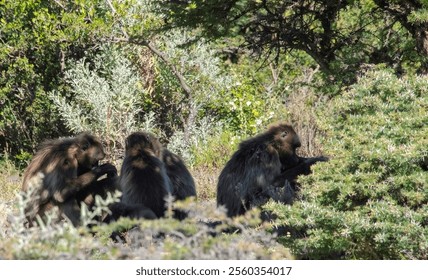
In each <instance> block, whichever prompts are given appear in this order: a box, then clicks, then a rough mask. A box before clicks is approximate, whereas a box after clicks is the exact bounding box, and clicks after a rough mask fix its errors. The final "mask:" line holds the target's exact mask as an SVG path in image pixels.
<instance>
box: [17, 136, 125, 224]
mask: <svg viewBox="0 0 428 280" xmlns="http://www.w3.org/2000/svg"><path fill="white" fill-rule="evenodd" d="M104 156H105V155H104V151H103V148H102V145H101V143H100V142H99V141H98V140H97V138H95V137H94V136H92V135H89V134H86V133H85V134H81V135H78V136H77V137H73V138H63V139H56V140H48V141H45V142H43V143H42V144H41V145H40V146H39V148H38V151H37V152H36V154H35V155H34V157H33V159H32V161H31V162H30V164H29V165H28V167H27V169H26V171H25V173H24V179H23V184H22V191H24V192H28V191H29V187H30V182H31V180H32V178H34V177H35V176H38V174H40V173H42V174H43V179H42V182H41V184H40V185H39V186H33V188H34V190H32V191H33V192H32V197H31V199H30V201H29V203H28V205H27V207H26V209H25V212H26V217H27V220H28V222H29V225H30V226H31V225H33V222H34V221H35V218H36V217H37V215H40V216H41V217H43V214H44V213H45V211H47V210H49V209H50V208H52V207H53V206H58V207H59V209H60V214H64V215H65V216H66V217H67V218H68V219H70V221H71V222H72V223H73V225H75V226H77V225H79V223H80V202H81V201H83V200H84V199H85V198H86V196H88V195H92V194H94V193H96V192H98V191H99V190H98V189H99V188H102V187H103V184H102V183H98V182H97V180H98V178H99V177H101V176H103V175H105V174H107V176H108V177H112V176H115V174H116V173H117V171H116V168H115V167H114V166H113V165H111V164H103V165H101V166H98V161H99V160H101V159H103V158H104ZM90 188H91V190H92V191H93V193H92V192H91V191H90ZM81 192H83V193H81ZM79 193H81V195H80V197H78V196H77V195H78V194H79Z"/></svg>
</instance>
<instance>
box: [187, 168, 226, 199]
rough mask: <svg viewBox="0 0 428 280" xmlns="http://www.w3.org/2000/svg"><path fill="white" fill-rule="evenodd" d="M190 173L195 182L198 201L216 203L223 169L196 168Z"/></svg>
mask: <svg viewBox="0 0 428 280" xmlns="http://www.w3.org/2000/svg"><path fill="white" fill-rule="evenodd" d="M190 172H191V173H192V176H193V179H194V180H195V184H196V193H197V195H198V201H215V199H216V192H217V181H218V176H219V175H220V172H221V168H216V167H211V168H208V167H195V168H193V169H192V170H190Z"/></svg>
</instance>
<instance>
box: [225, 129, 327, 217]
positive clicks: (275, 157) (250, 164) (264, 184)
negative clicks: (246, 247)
mask: <svg viewBox="0 0 428 280" xmlns="http://www.w3.org/2000/svg"><path fill="white" fill-rule="evenodd" d="M300 146H301V143H300V139H299V137H298V135H297V134H296V132H295V131H294V129H293V128H292V127H291V126H290V125H288V124H285V123H280V124H277V125H274V126H271V127H270V128H269V129H268V130H267V131H266V132H264V133H262V134H259V135H257V136H255V137H253V138H250V139H247V140H245V141H243V142H242V143H241V144H240V145H239V148H238V150H237V151H236V152H235V153H234V154H233V155H232V158H231V159H230V160H229V161H228V162H227V164H226V166H225V167H224V169H223V170H222V172H221V174H220V177H219V181H218V184H217V205H218V206H220V205H223V206H225V207H226V209H227V214H228V216H236V215H241V214H244V213H245V212H246V211H247V210H249V209H250V208H252V207H253V206H256V205H260V201H263V200H265V198H269V196H271V195H272V190H271V189H270V188H272V187H273V188H282V187H283V186H284V185H285V184H286V183H287V182H291V183H294V182H295V180H296V178H297V176H298V175H302V174H309V173H310V166H311V165H312V164H314V163H315V162H317V161H322V160H325V158H322V157H320V158H309V159H306V158H300V157H299V156H297V154H296V149H297V148H298V147H300Z"/></svg>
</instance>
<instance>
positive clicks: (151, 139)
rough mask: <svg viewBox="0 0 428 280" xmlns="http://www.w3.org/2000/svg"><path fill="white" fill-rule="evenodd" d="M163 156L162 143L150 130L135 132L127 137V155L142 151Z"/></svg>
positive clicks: (158, 156)
mask: <svg viewBox="0 0 428 280" xmlns="http://www.w3.org/2000/svg"><path fill="white" fill-rule="evenodd" d="M143 150H144V151H145V152H146V153H149V154H153V155H154V156H156V157H157V158H161V157H162V145H161V143H160V142H159V140H158V139H157V138H156V136H154V135H153V134H151V133H148V132H134V133H132V134H131V135H129V136H128V137H127V138H126V141H125V153H126V155H127V156H136V155H137V154H139V153H141V151H143Z"/></svg>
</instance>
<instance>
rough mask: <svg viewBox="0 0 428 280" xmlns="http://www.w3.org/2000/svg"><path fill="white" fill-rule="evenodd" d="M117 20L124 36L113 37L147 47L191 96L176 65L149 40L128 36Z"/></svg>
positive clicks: (187, 94)
mask: <svg viewBox="0 0 428 280" xmlns="http://www.w3.org/2000/svg"><path fill="white" fill-rule="evenodd" d="M106 2H107V5H108V6H109V7H110V10H111V12H112V13H113V16H115V15H116V9H115V8H114V7H113V4H112V3H111V1H110V0H106ZM119 21H120V22H121V26H120V30H121V31H122V35H123V36H124V38H120V39H119V38H115V39H116V40H117V41H120V42H127V43H131V44H135V45H139V46H144V47H147V48H148V49H149V50H150V51H151V52H152V53H154V54H155V55H156V56H158V57H159V58H160V59H162V61H163V62H165V64H166V65H167V66H168V67H169V68H170V69H171V70H172V73H173V74H174V76H175V77H176V78H177V79H178V81H179V83H180V86H181V88H182V89H183V90H184V92H185V95H186V98H191V97H192V89H191V88H190V87H189V85H187V83H186V80H185V78H184V76H183V75H182V74H181V73H180V71H179V70H178V69H177V67H176V66H175V65H174V64H173V63H172V62H171V61H170V60H169V59H168V57H167V56H166V55H165V54H164V53H163V52H161V51H160V50H159V49H158V48H156V47H155V46H154V45H153V44H152V43H151V42H150V41H148V40H137V39H133V38H130V36H129V35H128V33H127V32H126V30H125V28H124V27H123V25H122V21H121V20H120V19H119Z"/></svg>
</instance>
